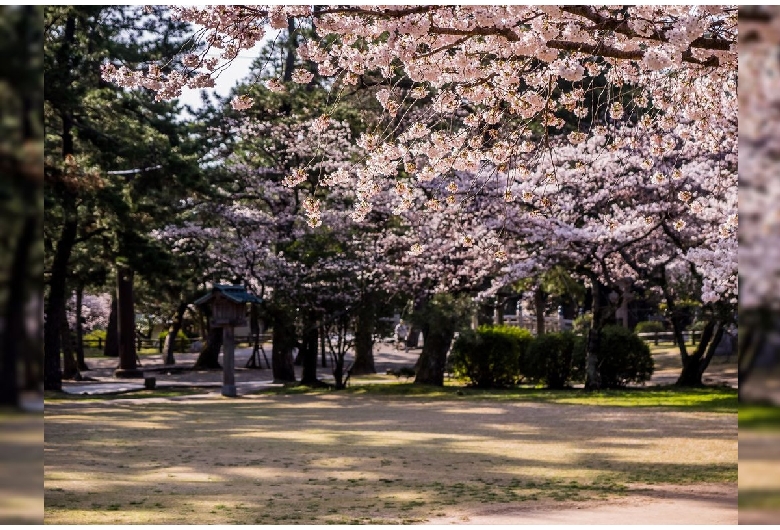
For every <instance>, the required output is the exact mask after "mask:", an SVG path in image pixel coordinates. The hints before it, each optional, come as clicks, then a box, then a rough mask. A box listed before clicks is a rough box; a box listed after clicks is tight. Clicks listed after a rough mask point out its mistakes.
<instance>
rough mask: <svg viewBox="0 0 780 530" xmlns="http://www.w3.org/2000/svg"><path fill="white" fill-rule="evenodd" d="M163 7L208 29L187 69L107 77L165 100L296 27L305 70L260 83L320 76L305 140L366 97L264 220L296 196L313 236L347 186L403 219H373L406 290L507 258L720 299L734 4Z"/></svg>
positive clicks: (728, 291) (726, 261) (731, 198)
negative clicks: (329, 161)
mask: <svg viewBox="0 0 780 530" xmlns="http://www.w3.org/2000/svg"><path fill="white" fill-rule="evenodd" d="M177 14H178V16H180V17H181V18H182V19H184V20H187V21H190V22H194V23H196V24H199V25H201V27H202V28H203V29H202V30H201V31H200V33H199V34H198V35H197V37H198V38H196V39H195V40H196V41H199V42H201V43H203V44H204V46H202V47H201V48H199V50H200V51H199V53H198V54H196V53H190V54H187V55H185V56H184V58H183V59H182V60H181V63H182V64H183V65H184V68H183V69H178V70H170V69H165V68H160V67H159V66H158V65H150V66H149V67H148V68H147V69H145V70H140V71H131V70H129V69H127V68H125V67H123V66H119V65H112V64H106V65H104V70H103V75H104V77H105V78H106V79H109V80H112V81H115V82H117V83H119V84H122V85H123V86H127V87H145V88H147V89H151V90H154V91H156V92H157V94H158V97H159V98H170V97H175V96H176V95H178V93H179V92H180V90H181V89H182V87H185V86H188V87H205V86H209V85H210V84H211V83H212V82H213V77H214V76H215V75H218V73H219V72H220V71H221V69H222V68H224V66H225V65H226V64H228V63H229V62H231V61H232V60H234V59H235V57H236V56H237V55H238V53H239V51H240V50H242V49H246V48H249V47H251V46H253V45H254V44H255V43H256V42H258V41H259V40H261V39H262V38H263V37H264V35H265V34H266V31H267V26H270V27H271V28H274V29H285V28H287V29H288V30H295V29H296V28H297V29H299V30H303V29H304V28H306V32H307V33H308V36H305V37H304V38H302V39H301V41H300V45H299V46H298V49H297V53H298V55H299V56H300V57H301V58H302V59H304V60H305V61H309V63H307V64H308V65H309V66H307V67H300V66H299V67H298V68H296V69H295V70H294V71H290V69H289V68H285V70H284V72H279V73H278V75H276V76H275V77H274V76H272V77H271V78H270V79H268V78H266V79H265V81H264V87H265V88H266V89H267V90H270V91H272V92H285V91H288V92H289V91H291V90H292V91H294V90H296V89H295V86H296V83H297V84H304V85H306V84H309V83H311V82H312V78H313V75H314V73H315V72H314V71H313V69H312V68H311V65H316V70H317V71H316V73H317V74H318V75H319V76H322V77H331V78H332V82H330V84H329V85H328V86H329V89H330V97H329V99H328V101H327V108H326V109H323V110H322V111H321V112H320V113H319V114H317V115H311V116H309V117H307V118H306V119H307V120H308V125H307V127H308V128H309V132H310V133H311V138H317V137H318V135H321V134H323V133H327V132H328V131H329V130H330V129H331V127H334V126H336V127H337V125H336V124H337V120H334V118H333V116H335V115H337V114H338V112H339V111H340V109H343V108H344V107H346V106H348V105H349V104H350V101H351V99H350V96H352V95H354V94H355V93H356V92H368V93H371V94H374V96H375V98H376V100H377V101H378V103H379V105H380V106H381V109H382V113H381V115H380V116H379V117H377V118H376V119H372V120H371V121H370V123H369V124H368V127H367V129H366V130H365V131H361V133H360V136H359V138H358V141H357V143H358V145H359V147H360V148H361V150H362V152H361V153H360V155H359V156H356V157H354V158H353V159H352V160H350V163H349V164H347V165H345V166H344V167H341V168H339V169H338V170H336V171H334V172H327V171H322V170H319V169H318V166H317V165H318V164H320V162H319V161H318V160H317V157H312V158H309V159H308V160H307V159H305V158H299V159H298V161H297V163H288V164H286V165H285V167H284V171H285V172H286V173H285V175H284V177H281V181H282V183H283V184H284V185H286V186H287V187H288V188H291V189H293V190H294V191H295V194H296V195H295V197H296V199H295V201H294V203H293V205H292V207H288V208H286V209H285V210H284V211H283V212H276V213H274V214H273V215H274V216H278V215H280V214H283V215H292V216H295V215H296V212H297V210H296V209H297V208H298V206H300V208H301V209H302V210H303V212H304V214H305V216H306V217H307V219H308V221H309V225H310V226H311V227H315V228H316V227H318V226H319V225H320V223H323V222H325V223H326V224H327V221H328V220H329V219H330V217H329V214H327V213H326V206H327V205H326V204H325V203H324V202H323V200H322V197H323V196H324V195H328V196H330V195H331V194H332V192H333V189H332V188H333V187H334V184H336V186H338V185H347V186H348V187H349V188H350V189H351V191H352V192H354V200H347V201H330V203H329V204H330V205H331V206H335V205H338V207H341V206H343V205H345V204H351V208H352V220H353V221H355V222H363V223H366V222H370V221H371V220H372V219H374V218H375V217H380V218H382V217H384V216H386V215H391V216H394V217H396V218H398V219H400V220H401V221H400V223H401V225H402V227H403V228H402V229H399V230H392V229H388V228H387V227H385V226H384V225H377V226H381V227H382V228H380V230H382V231H383V241H382V243H381V244H380V245H376V246H375V248H376V249H380V248H383V246H385V247H387V248H390V247H392V248H402V247H403V245H406V252H405V253H401V254H398V256H404V257H402V258H400V259H397V260H396V261H395V263H394V265H393V266H394V267H396V271H397V272H399V273H400V274H401V275H402V276H404V278H405V281H406V282H408V283H409V284H410V285H414V286H415V287H414V288H415V289H418V290H419V291H418V292H420V293H428V295H429V294H430V293H433V292H436V291H443V290H458V289H464V290H467V289H469V288H473V286H475V285H478V284H479V282H480V281H484V280H485V279H486V278H488V277H489V276H490V275H492V274H495V273H496V271H497V270H498V268H500V267H503V268H504V270H503V274H502V275H501V276H500V278H499V280H498V281H496V282H494V287H495V288H499V287H500V286H501V282H502V281H505V280H511V279H512V278H517V277H521V276H522V275H523V274H527V273H528V272H529V271H531V270H535V269H538V268H539V267H541V266H542V265H543V264H545V265H549V264H551V263H552V262H553V261H555V262H556V263H560V262H562V261H563V262H569V263H572V264H574V265H573V266H579V267H583V270H582V271H581V272H582V274H584V275H585V276H588V277H589V278H590V280H591V282H592V284H593V285H594V287H595V288H596V289H598V286H599V284H600V283H601V282H604V284H605V285H610V284H613V283H614V280H615V279H618V278H625V277H630V278H634V279H636V280H643V281H647V279H646V278H643V276H644V275H645V274H651V272H650V271H651V270H652V271H658V270H661V269H662V268H663V267H665V266H666V265H669V266H670V267H672V268H674V267H679V264H680V263H685V264H687V265H689V266H690V267H693V268H694V269H695V270H696V274H697V275H698V277H699V278H700V281H701V283H702V289H703V291H702V298H703V301H704V302H705V303H709V304H715V303H717V302H719V301H726V302H727V303H733V298H734V296H735V286H736V276H735V274H734V273H733V271H734V264H735V257H734V256H735V248H736V243H735V238H734V237H732V236H733V229H734V227H735V226H736V211H735V206H736V195H735V187H734V185H733V180H734V179H733V175H734V174H735V173H734V171H733V164H734V163H735V162H736V160H735V154H736V143H735V138H736V133H735V123H736V112H737V99H736V81H737V71H736V39H737V11H736V8H735V7H733V6H672V7H669V6H665V7H661V6H635V7H620V6H563V7H556V6H397V7H396V6H394V7H383V6H360V7H358V6H346V7H326V8H314V9H313V8H309V7H306V6H294V7H289V6H270V7H269V6H214V7H206V8H200V7H195V8H177ZM312 29H313V30H314V35H315V36H314V37H312V36H311V30H312ZM294 40H295V39H293V41H294ZM215 50H221V51H218V52H217V55H216V56H213V53H212V55H208V54H209V52H214V51H215ZM256 97H257V96H256V95H253V94H250V93H244V94H240V95H237V96H236V97H235V98H234V99H233V101H232V105H233V108H234V109H236V110H238V111H251V109H253V107H254V105H255V104H256V100H255V99H256ZM309 143H311V144H312V145H315V144H317V140H313V141H312V140H310V142H309ZM707 151H711V152H712V153H713V154H712V156H710V155H708V154H706V153H707ZM581 159H584V160H581ZM562 162H565V163H563V164H562ZM568 162H571V164H570V165H566V163H568ZM713 164H714V165H713ZM724 167H725V169H724ZM277 182H278V180H277ZM302 187H304V188H305V190H306V192H307V195H305V196H302V195H300V193H301V190H302ZM325 189H327V190H328V191H327V192H325V193H324V192H322V191H320V190H325ZM318 193H319V194H321V195H318ZM334 196H335V195H334ZM521 205H522V206H521ZM387 209H391V211H390V213H389V214H388V213H387ZM374 214H375V215H374ZM372 215H374V217H372ZM332 217H333V220H335V219H342V217H340V216H339V215H337V213H334V214H333V216H332ZM703 227H706V231H705V232H702V233H699V232H700V231H701V230H702V228H703ZM341 230H342V228H341V226H340V225H334V231H341ZM550 234H553V235H554V238H553V239H551V237H550ZM637 256H641V260H644V261H647V262H648V264H645V263H640V262H637ZM507 261H508V263H506V264H503V263H504V262H507ZM583 264H585V265H583ZM288 266H289V265H288ZM659 267H660V268H659ZM391 268H392V267H391ZM434 270H435V272H433V271H434ZM490 293H491V290H487V291H485V293H484V294H485V295H488V294H490ZM425 296H427V295H425ZM425 296H422V298H425ZM595 298H596V299H597V300H599V299H600V298H601V297H600V296H596V297H595ZM442 342H445V341H442ZM592 361H593V359H592ZM594 385H595V386H597V382H594Z"/></svg>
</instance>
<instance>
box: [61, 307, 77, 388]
mask: <svg viewBox="0 0 780 530" xmlns="http://www.w3.org/2000/svg"><path fill="white" fill-rule="evenodd" d="M61 314H62V316H61V317H60V318H61V322H62V324H61V325H60V332H61V333H62V337H61V340H62V359H63V365H62V366H63V369H62V378H63V379H68V380H73V381H81V373H80V372H79V365H78V362H77V361H76V351H75V348H74V347H73V333H72V332H71V329H70V324H68V316H67V312H66V310H65V306H64V305H63V306H62V313H61Z"/></svg>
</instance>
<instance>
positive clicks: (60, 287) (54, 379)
mask: <svg viewBox="0 0 780 530" xmlns="http://www.w3.org/2000/svg"><path fill="white" fill-rule="evenodd" d="M77 227H78V225H77V223H76V219H75V218H67V217H66V221H65V224H64V225H63V227H62V233H61V235H60V240H59V242H58V243H57V250H56V252H55V255H54V261H53V263H52V268H51V276H50V280H49V299H48V300H47V301H46V310H45V315H44V325H43V355H44V366H43V388H44V389H45V390H56V391H61V390H62V369H61V363H60V349H61V347H62V342H61V340H62V331H61V329H62V308H63V307H64V305H65V295H66V293H65V287H66V281H67V276H68V262H69V261H70V254H71V252H72V250H73V246H74V245H75V243H76V230H77Z"/></svg>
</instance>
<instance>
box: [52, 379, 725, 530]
mask: <svg viewBox="0 0 780 530" xmlns="http://www.w3.org/2000/svg"><path fill="white" fill-rule="evenodd" d="M458 391H460V392H461V394H458ZM156 392H157V395H154V394H151V395H149V396H148V397H146V398H141V399H136V400H129V399H123V400H118V399H100V400H89V401H88V400H84V399H58V400H50V399H47V401H46V409H45V415H46V424H45V431H46V439H45V463H46V465H45V476H44V486H45V492H46V522H47V523H61V524H66V523H72V524H86V523H103V524H117V523H152V524H176V523H199V524H210V523H215V524H231V523H235V524H237V523H248V524H291V523H309V524H327V523H357V522H361V523H412V522H422V521H424V520H426V519H428V518H431V517H441V516H445V515H449V514H450V512H452V511H453V510H456V509H457V510H469V509H476V508H478V507H480V506H484V505H495V506H507V507H517V506H529V507H530V506H543V505H554V506H558V505H570V504H572V503H574V504H577V503H593V502H602V501H605V500H609V499H611V498H615V497H618V496H625V495H627V494H630V492H631V491H635V490H636V489H641V488H643V487H651V485H652V487H657V486H658V485H664V484H688V485H691V486H692V487H695V485H696V484H705V483H706V484H723V483H730V484H735V483H736V480H737V418H736V414H735V411H736V405H735V404H734V403H735V399H736V397H735V395H734V393H733V392H731V391H727V390H721V389H715V390H712V391H711V394H712V396H711V397H707V392H705V391H685V392H683V391H679V390H674V389H668V388H667V389H640V390H626V391H615V392H602V393H598V394H585V393H583V392H581V391H580V392H576V391H569V392H548V391H544V390H539V389H517V390H511V391H493V392H478V391H475V390H470V389H463V388H460V389H459V388H456V387H444V389H432V388H425V387H415V386H414V385H411V384H408V385H407V384H387V383H386V384H374V385H365V386H357V385H356V386H354V387H352V388H351V389H349V391H347V392H326V391H304V390H303V389H300V388H288V389H282V390H281V391H278V392H276V393H262V394H256V395H251V396H243V397H240V398H236V399H227V398H220V397H217V396H215V397H213V398H199V399H197V400H188V399H186V398H181V397H175V398H173V397H171V396H166V395H160V394H159V391H156ZM132 396H133V395H132V394H131V395H128V397H132ZM135 397H138V396H137V395H136V396H135Z"/></svg>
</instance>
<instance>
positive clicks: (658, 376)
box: [63, 342, 737, 394]
mask: <svg viewBox="0 0 780 530" xmlns="http://www.w3.org/2000/svg"><path fill="white" fill-rule="evenodd" d="M263 347H264V349H265V351H266V354H267V357H268V358H269V360H270V357H271V344H270V343H268V344H264V346H263ZM251 354H252V349H251V348H236V352H235V355H236V360H235V366H236V372H235V379H236V387H237V390H238V393H239V394H248V393H252V392H256V391H258V390H261V389H264V388H272V387H274V386H281V385H278V384H274V383H273V374H272V373H271V370H270V369H268V368H262V369H247V368H244V366H246V363H247V361H248V360H249V357H250V356H251ZM220 355H221V354H220ZM419 355H420V349H417V348H416V349H410V350H408V351H403V350H400V349H396V348H395V345H394V344H393V343H388V342H378V343H377V344H376V346H375V350H374V358H375V366H376V371H377V374H385V373H386V372H387V371H388V370H397V369H399V368H401V367H404V366H408V367H412V366H414V364H415V363H416V362H417V358H418V357H419ZM175 357H176V364H175V365H170V366H166V365H164V364H163V356H162V355H161V354H153V355H142V356H141V363H142V366H141V369H142V370H143V371H144V373H145V376H146V377H155V378H156V385H157V388H176V387H180V388H187V387H201V388H206V389H213V393H219V390H220V388H221V385H222V383H221V382H222V372H221V371H220V370H192V367H193V365H194V364H195V360H196V359H197V357H198V354H197V353H177V354H176V356H175ZM655 357H656V363H657V365H659V367H658V368H657V369H656V371H655V373H654V374H653V378H652V380H651V381H650V383H649V384H651V385H669V384H673V383H674V382H675V381H676V380H677V377H678V376H679V375H680V369H679V367H678V361H677V359H678V358H679V357H678V355H677V354H676V353H666V354H660V355H656V356H655ZM351 362H352V358H351V357H349V356H348V357H347V360H346V366H349V365H350V363H351ZM318 364H319V363H318ZM87 365H88V366H89V367H90V368H91V370H89V371H85V372H84V374H83V375H84V376H86V377H87V378H88V379H89V380H87V381H63V390H64V391H65V392H68V393H70V394H113V393H123V392H133V391H136V390H141V389H143V388H144V382H143V380H142V379H116V378H115V377H114V376H113V372H114V370H115V369H116V366H117V359H115V358H108V357H95V358H90V359H87ZM261 365H262V366H264V367H265V366H266V365H265V361H264V360H263V359H261ZM295 370H296V377H297V378H298V379H300V377H301V370H302V369H301V367H296V368H295ZM317 371H318V377H319V378H320V379H321V380H323V381H332V380H333V376H332V374H331V368H330V367H327V368H323V367H321V366H318V368H317ZM736 372H737V371H736V365H735V364H733V363H732V364H729V365H722V364H721V360H720V359H715V360H714V361H713V364H712V365H711V367H710V369H709V370H708V373H707V374H705V383H706V384H718V383H720V384H727V385H729V386H731V387H734V388H736V386H737V373H736ZM372 382H377V383H379V382H395V379H392V378H389V379H388V378H377V379H376V380H375V381H372ZM210 392H211V390H210Z"/></svg>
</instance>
